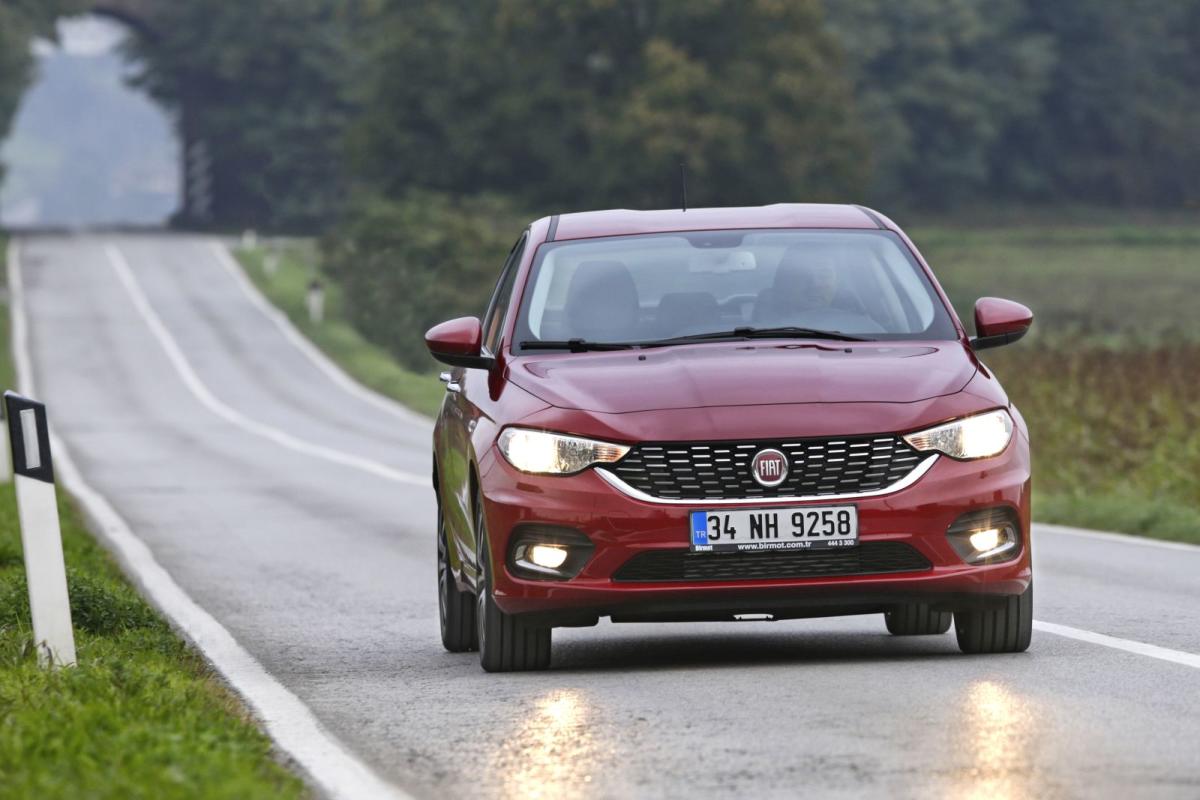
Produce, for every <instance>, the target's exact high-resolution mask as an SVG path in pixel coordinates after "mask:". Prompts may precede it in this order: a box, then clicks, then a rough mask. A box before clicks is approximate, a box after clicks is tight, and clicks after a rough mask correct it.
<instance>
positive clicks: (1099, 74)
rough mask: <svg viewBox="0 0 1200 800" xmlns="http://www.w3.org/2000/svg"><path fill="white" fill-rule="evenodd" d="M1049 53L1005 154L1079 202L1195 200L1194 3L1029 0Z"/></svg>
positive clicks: (1044, 190)
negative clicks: (1044, 77) (1033, 100)
mask: <svg viewBox="0 0 1200 800" xmlns="http://www.w3.org/2000/svg"><path fill="white" fill-rule="evenodd" d="M1031 24H1032V25H1033V26H1034V27H1035V28H1036V29H1038V30H1041V31H1044V32H1045V34H1046V35H1048V36H1050V37H1052V39H1053V41H1054V43H1055V47H1056V50H1057V51H1058V58H1057V60H1056V61H1055V63H1054V68H1053V71H1052V73H1051V74H1050V76H1049V77H1050V81H1049V87H1048V90H1047V91H1046V92H1045V93H1044V94H1043V95H1042V97H1041V99H1040V104H1039V107H1038V114H1037V115H1036V117H1033V118H1029V119H1027V120H1025V122H1024V123H1023V124H1021V125H1019V126H1018V129H1017V130H1016V131H1015V133H1014V136H1013V138H1012V140H1011V142H1010V146H1009V147H1008V148H1007V155H1008V156H1009V157H1010V158H1011V159H1012V160H1013V161H1014V162H1016V163H1019V164H1021V165H1022V169H1021V174H1023V175H1026V176H1036V181H1032V180H1031V181H1028V182H1026V183H1025V184H1024V185H1018V186H1016V187H1015V188H1016V189H1018V190H1028V191H1027V193H1036V195H1037V196H1040V197H1042V198H1049V199H1058V200H1067V201H1070V202H1074V203H1080V204H1086V205H1138V206H1180V205H1192V206H1195V205H1197V204H1200V186H1198V185H1197V182H1196V179H1195V176H1196V175H1197V174H1198V173H1200V2H1197V0H1140V2H1138V3H1136V4H1130V3H1128V2H1124V0H1062V1H1061V2H1054V3H1032V4H1031Z"/></svg>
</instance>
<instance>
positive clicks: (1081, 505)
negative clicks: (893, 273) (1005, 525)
mask: <svg viewBox="0 0 1200 800" xmlns="http://www.w3.org/2000/svg"><path fill="white" fill-rule="evenodd" d="M914 239H915V240H916V242H917V245H918V246H919V247H920V248H921V250H922V252H923V253H924V254H925V255H926V257H927V258H928V259H929V261H930V263H931V264H932V265H933V268H934V270H935V271H936V272H937V274H938V277H939V279H940V280H941V282H942V284H943V286H945V288H946V291H947V292H948V293H949V294H950V295H951V299H952V300H953V302H954V304H955V306H956V307H957V308H958V310H959V313H960V314H962V316H963V319H964V321H965V322H967V325H968V326H971V325H972V322H971V320H972V315H971V308H972V305H973V302H974V299H975V298H976V297H979V296H981V295H997V296H1001V297H1009V298H1011V299H1014V300H1019V301H1021V302H1023V303H1025V304H1027V305H1029V306H1030V307H1031V308H1032V309H1033V310H1034V313H1035V322H1034V332H1032V333H1031V334H1030V335H1029V336H1027V337H1026V338H1025V339H1024V340H1022V341H1021V342H1019V343H1017V344H1015V345H1012V346H1009V347H1005V348H1001V349H998V350H989V351H984V352H983V353H982V357H983V360H984V361H985V363H987V364H988V365H989V366H990V367H991V368H992V369H993V370H994V371H995V372H996V374H997V375H998V376H999V377H1000V379H1001V380H1002V381H1003V382H1004V387H1005V389H1007V390H1008V393H1009V395H1010V396H1011V397H1012V399H1013V401H1014V402H1015V403H1016V404H1017V406H1018V407H1019V408H1020V409H1021V411H1022V413H1023V414H1024V416H1025V419H1026V421H1027V422H1028V423H1029V428H1030V435H1031V439H1032V444H1033V458H1034V517H1035V518H1036V519H1038V520H1040V521H1042V522H1058V523H1062V524H1067V525H1078V526H1082V527H1088V528H1099V529H1102V530H1116V531H1124V532H1127V533H1137V534H1144V535H1149V536H1156V537H1161V538H1169V539H1178V540H1182V541H1191V542H1197V543H1200V405H1198V404H1197V402H1196V399H1195V398H1196V392H1197V386H1200V383H1198V379H1197V375H1198V374H1200V315H1197V314H1196V313H1195V298H1197V297H1200V226H1190V227H1184V226H1178V227H1177V226H1151V225H1142V226H1128V225H1126V226H1104V227H1070V228H1044V227H1030V228H1018V229H990V230H988V229H984V230H979V229H954V228H938V229H931V230H924V231H922V230H918V231H916V232H915V234H914Z"/></svg>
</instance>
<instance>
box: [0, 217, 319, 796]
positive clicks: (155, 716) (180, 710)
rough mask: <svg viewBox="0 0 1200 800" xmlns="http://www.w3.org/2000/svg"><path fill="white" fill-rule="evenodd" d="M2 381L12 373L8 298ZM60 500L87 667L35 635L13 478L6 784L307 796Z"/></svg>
mask: <svg viewBox="0 0 1200 800" xmlns="http://www.w3.org/2000/svg"><path fill="white" fill-rule="evenodd" d="M2 244H3V242H2V240H0V245H2ZM2 255H3V248H2V246H0V256H2ZM0 274H2V273H0ZM0 382H3V384H4V386H5V387H8V386H11V385H12V361H11V354H10V352H9V348H8V308H7V306H6V305H4V306H0ZM4 457H6V458H7V454H5V455H4ZM59 500H60V503H59V513H60V514H61V516H62V524H63V547H64V550H65V553H66V561H67V569H68V581H69V586H70V593H71V606H72V609H71V611H72V618H73V622H74V625H75V636H76V644H77V647H78V656H79V666H78V667H76V668H74V669H65V670H57V671H53V672H48V671H46V670H43V669H41V668H39V667H38V666H37V663H36V658H35V654H34V651H33V649H32V646H31V639H32V632H31V630H30V627H29V600H28V594H27V590H26V586H25V569H24V562H23V560H22V554H21V541H20V531H19V528H18V524H17V509H16V502H15V501H16V498H15V495H14V492H13V489H12V485H11V484H0V796H3V797H5V798H25V797H38V798H46V797H61V798H76V797H89V798H110V797H111V798H137V797H146V798H169V797H188V798H192V797H204V798H249V797H264V798H265V797H271V798H277V797H278V798H288V797H301V796H304V794H305V788H304V786H303V784H302V783H301V782H300V780H299V779H298V778H296V777H295V776H293V775H292V774H291V773H290V772H288V771H287V770H286V769H285V768H284V767H283V766H281V765H280V764H278V763H277V762H276V761H275V760H274V758H273V756H272V752H271V743H270V741H269V740H268V739H267V737H266V736H264V735H263V734H262V733H260V732H259V731H258V730H257V728H256V727H255V726H254V725H253V723H251V722H250V721H249V720H247V719H245V717H244V712H243V711H242V709H241V706H240V704H239V703H238V702H237V700H236V699H235V698H234V697H232V696H231V695H230V694H229V693H228V692H227V691H226V690H225V689H224V688H223V687H222V686H221V684H219V683H218V682H217V680H216V679H215V678H214V677H213V676H212V674H211V672H210V671H209V669H208V667H207V665H206V664H205V663H204V662H203V660H202V659H201V658H200V657H199V656H198V655H196V654H195V653H194V652H193V651H192V650H191V649H190V648H189V647H188V646H187V645H185V644H184V643H183V642H182V641H181V640H180V639H179V638H178V637H177V636H176V635H175V634H174V633H173V632H172V631H171V629H170V628H169V627H168V626H167V624H166V623H165V622H164V621H163V620H162V618H161V617H159V615H158V614H157V613H156V612H155V611H154V609H152V608H151V607H150V606H149V605H147V604H146V602H145V601H144V600H142V599H141V597H140V596H139V595H138V593H137V592H136V591H135V590H134V589H133V588H132V587H131V586H130V585H129V583H127V582H126V581H125V579H124V578H123V577H122V576H121V574H120V571H119V570H118V568H117V567H116V565H115V564H114V563H113V561H112V559H111V558H110V557H109V555H108V554H107V553H106V552H105V551H104V550H103V549H102V548H101V547H100V546H99V545H98V544H97V543H96V541H95V539H93V538H92V536H91V535H90V534H89V533H88V532H87V530H86V529H85V528H84V526H83V525H82V523H81V520H80V517H79V515H78V513H77V512H76V511H75V509H74V508H73V507H72V505H71V503H70V502H69V501H68V500H67V499H65V498H64V497H63V493H62V492H61V490H60V493H59Z"/></svg>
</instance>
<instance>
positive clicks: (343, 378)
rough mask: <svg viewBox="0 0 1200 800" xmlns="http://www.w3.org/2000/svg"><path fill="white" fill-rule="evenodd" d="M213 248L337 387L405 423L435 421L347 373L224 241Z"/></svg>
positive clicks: (260, 307)
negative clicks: (248, 272) (261, 285)
mask: <svg viewBox="0 0 1200 800" xmlns="http://www.w3.org/2000/svg"><path fill="white" fill-rule="evenodd" d="M210 247H211V248H212V251H213V254H214V255H215V256H216V258H217V261H218V262H219V263H220V264H221V266H222V267H224V268H225V271H226V272H228V273H229V274H230V276H232V277H233V280H234V282H235V283H237V285H238V287H239V288H240V289H241V290H242V294H244V295H246V298H247V299H248V300H249V301H250V303H251V304H252V305H254V307H255V308H257V309H258V310H259V311H261V312H262V313H263V315H264V316H266V318H267V319H269V320H271V322H273V323H275V327H277V328H279V331H280V333H282V334H283V336H284V338H285V339H287V340H288V341H289V342H291V343H292V344H293V345H294V346H295V347H296V349H297V350H299V351H300V352H301V353H303V354H304V355H305V356H307V357H308V360H309V361H311V362H312V363H313V365H314V366H315V367H316V368H317V369H319V370H320V371H321V372H323V373H325V375H326V377H328V378H329V380H330V381H332V382H333V384H334V385H335V386H337V387H338V388H339V389H341V390H343V391H345V392H346V393H347V394H349V395H351V396H353V397H356V398H358V399H359V400H362V401H363V402H365V403H369V404H370V405H372V406H374V407H375V408H378V409H380V410H381V411H385V412H387V413H389V414H391V415H393V416H395V417H399V418H400V419H401V420H403V421H405V422H408V423H414V424H420V425H421V426H422V427H428V426H429V425H430V424H431V423H432V420H431V419H429V418H428V417H426V416H424V415H422V414H418V413H417V412H416V411H413V410H412V409H410V408H407V407H405V406H402V405H400V404H399V403H397V402H396V401H395V400H392V399H391V398H390V397H385V396H384V395H382V394H379V393H378V392H376V391H374V390H372V389H369V388H367V387H366V386H363V385H362V384H360V383H358V382H357V381H356V380H355V379H354V378H352V377H350V376H349V375H347V374H346V372H345V371H344V370H343V369H342V368H341V367H339V366H338V365H337V364H335V363H334V362H333V361H332V360H330V358H329V356H327V355H325V353H323V352H322V351H321V349H320V348H318V347H317V346H316V345H314V344H313V343H312V342H311V341H310V340H309V339H308V337H307V336H305V335H304V334H303V333H301V332H300V331H299V330H297V328H296V326H295V325H293V324H292V321H291V320H290V319H289V318H288V315H287V314H285V313H283V312H282V311H281V310H279V309H278V308H276V307H275V306H274V305H273V304H272V303H271V301H270V300H268V299H267V298H266V297H264V296H263V293H262V292H261V291H259V289H258V287H257V286H255V285H254V283H253V282H252V281H251V280H250V279H249V278H248V277H247V276H246V273H245V271H244V270H243V269H242V266H241V264H239V263H238V262H237V259H235V258H234V257H233V255H232V254H231V253H230V252H229V248H228V247H226V246H225V244H224V243H223V242H220V241H215V242H211V243H210Z"/></svg>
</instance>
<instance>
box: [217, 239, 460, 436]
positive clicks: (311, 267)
mask: <svg viewBox="0 0 1200 800" xmlns="http://www.w3.org/2000/svg"><path fill="white" fill-rule="evenodd" d="M235 255H236V256H237V258H238V260H239V261H240V262H241V263H242V266H243V267H245V269H246V274H247V275H249V276H250V279H251V280H252V281H254V283H255V285H257V286H258V288H259V290H260V291H262V293H263V294H264V295H266V296H267V299H269V300H270V301H271V302H272V303H274V304H275V305H276V307H278V308H279V309H281V310H282V311H283V312H284V313H285V314H287V315H288V318H289V319H291V321H292V324H294V325H295V326H296V327H297V328H298V329H299V330H300V331H301V332H302V333H303V334H304V335H305V336H307V337H308V338H309V339H310V340H312V342H313V343H314V344H315V345H316V346H317V347H319V348H321V350H323V351H324V352H325V354H326V355H328V356H329V357H330V358H332V359H333V360H334V361H336V362H337V363H338V364H339V365H341V367H342V368H343V369H344V370H346V372H347V373H349V374H350V375H352V376H354V378H355V379H357V380H358V381H359V382H360V383H362V384H363V385H365V386H369V387H370V388H372V389H374V390H375V391H377V392H379V393H380V394H384V395H386V396H388V397H391V398H393V399H395V400H397V401H398V402H400V403H402V404H404V405H406V406H408V407H409V408H412V409H415V410H416V411H420V412H421V413H423V414H427V415H430V416H433V415H434V414H436V413H437V411H438V409H439V408H440V407H441V404H442V397H443V395H445V393H446V392H445V389H444V388H443V387H442V384H441V383H440V382H439V381H438V379H437V372H436V371H430V372H428V373H419V372H413V371H411V370H408V369H405V368H404V367H402V366H401V365H400V364H398V363H397V362H396V361H395V359H393V358H392V357H391V356H390V355H388V353H387V351H386V350H384V349H383V348H381V347H378V346H376V345H374V344H372V343H371V342H368V341H367V340H366V339H364V338H363V336H362V335H361V334H360V333H359V332H358V331H357V330H355V329H354V327H353V326H351V325H350V323H349V322H347V321H346V317H345V315H344V314H343V312H342V308H343V306H342V295H341V291H340V289H339V287H338V285H337V284H336V283H333V282H332V281H330V280H329V279H328V278H326V277H325V276H323V275H322V276H321V282H322V284H323V285H324V287H325V298H326V299H325V320H324V322H322V323H320V324H313V323H312V322H310V321H309V318H308V311H307V309H306V308H305V305H304V297H305V293H306V291H307V287H308V284H309V281H311V280H312V278H313V276H314V275H318V274H319V268H318V267H317V266H316V264H317V261H318V259H317V254H316V250H315V248H313V247H311V246H309V245H307V244H305V243H303V242H296V243H291V244H286V245H279V246H276V247H274V248H271V249H267V248H254V249H247V248H242V249H239V250H237V251H236V253H235ZM268 258H272V259H274V260H275V269H274V270H272V271H270V272H268V270H267V269H265V268H264V263H265V262H266V260H267V259H268Z"/></svg>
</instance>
